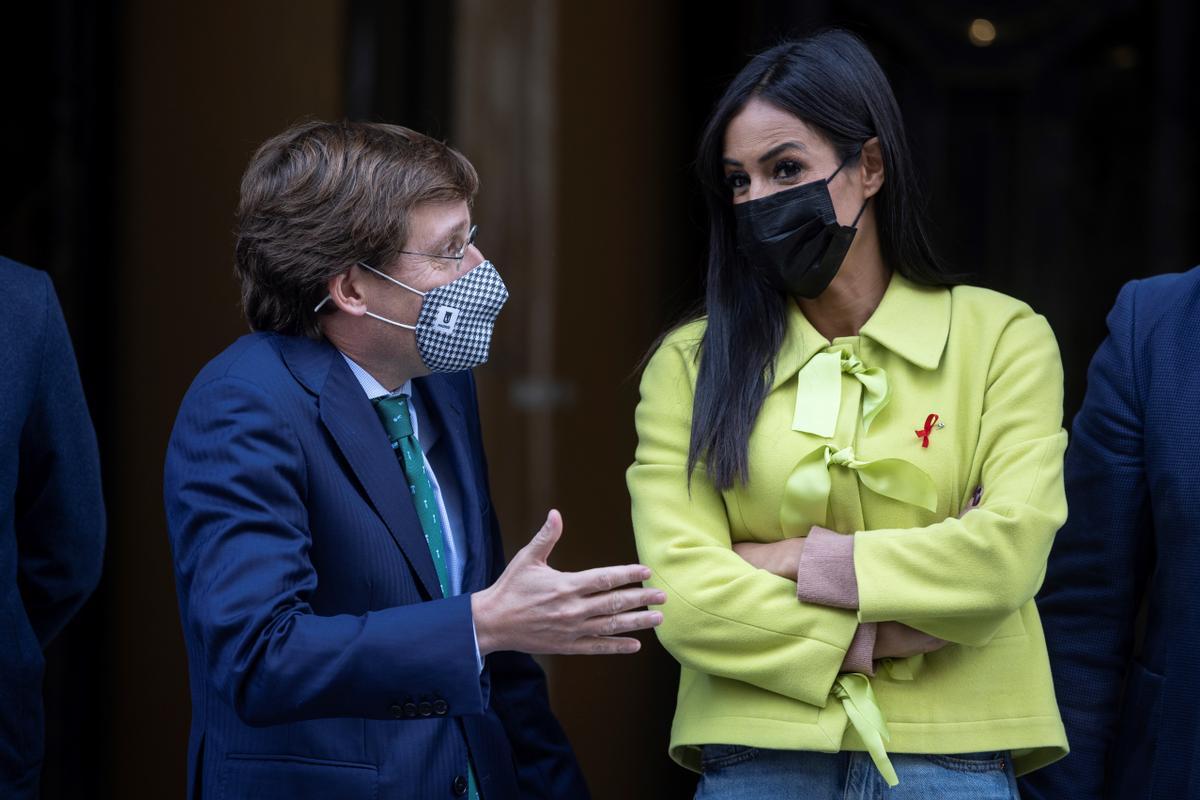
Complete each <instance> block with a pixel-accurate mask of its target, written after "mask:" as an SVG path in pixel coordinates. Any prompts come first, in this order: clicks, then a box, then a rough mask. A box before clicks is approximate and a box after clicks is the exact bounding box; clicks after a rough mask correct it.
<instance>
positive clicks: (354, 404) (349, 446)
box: [282, 337, 442, 598]
mask: <svg viewBox="0 0 1200 800" xmlns="http://www.w3.org/2000/svg"><path fill="white" fill-rule="evenodd" d="M282 349H283V353H284V359H285V361H287V362H288V366H289V368H290V369H291V370H292V373H293V374H294V375H295V376H296V378H297V379H298V380H299V381H300V382H301V383H302V384H304V386H305V387H306V388H308V389H309V391H311V392H313V393H314V394H316V395H317V396H318V408H319V409H320V416H321V422H322V424H324V425H325V428H326V429H327V430H328V431H329V433H330V435H331V436H332V437H333V440H334V442H336V443H337V446H338V449H339V450H341V453H342V455H343V456H344V457H345V459H346V462H347V463H348V464H349V465H350V469H351V470H352V471H353V472H354V475H355V477H356V478H357V479H358V482H359V484H360V485H361V486H362V488H363V490H364V491H365V493H366V495H367V499H368V500H369V501H370V503H371V505H372V506H373V507H374V509H375V512H376V513H377V514H379V517H380V518H381V519H382V520H383V522H384V524H385V525H386V526H387V529H388V532H389V533H391V535H392V538H393V539H395V540H396V544H397V545H398V546H399V547H400V550H401V551H402V552H403V553H404V556H405V558H406V559H408V563H409V564H410V565H411V566H412V568H413V571H414V572H415V573H416V574H417V577H418V579H419V580H420V582H421V585H422V586H423V587H424V589H425V592H426V594H427V595H428V596H429V597H432V598H440V597H441V596H442V591H441V588H440V587H439V585H438V579H437V571H436V570H435V569H434V566H433V557H432V556H431V555H430V554H429V545H428V544H426V542H425V534H424V532H423V531H422V530H421V521H420V519H418V517H417V511H416V508H414V506H413V503H412V498H411V495H410V493H409V492H408V491H406V490H405V487H406V486H407V481H406V480H405V477H404V472H403V471H402V470H401V469H400V464H399V462H397V460H396V455H395V453H393V452H392V449H391V447H390V446H389V445H388V440H387V435H386V434H385V433H384V431H383V426H382V425H380V424H379V418H378V417H377V416H376V415H375V409H374V408H373V407H372V406H371V401H370V400H368V399H367V395H366V393H365V392H364V391H363V389H362V386H361V385H359V383H358V380H357V379H356V378H355V377H354V373H352V372H351V371H350V367H348V366H347V365H346V361H345V359H343V358H342V356H341V354H340V353H339V352H338V351H337V349H336V348H334V347H333V346H332V345H330V344H329V343H328V342H323V341H322V342H316V341H311V340H305V339H299V338H294V337H286V338H284V339H283V348H282Z"/></svg>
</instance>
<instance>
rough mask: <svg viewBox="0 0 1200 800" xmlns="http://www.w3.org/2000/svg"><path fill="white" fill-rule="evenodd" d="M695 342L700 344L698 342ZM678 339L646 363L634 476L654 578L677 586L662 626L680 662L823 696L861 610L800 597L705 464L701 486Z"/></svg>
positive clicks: (810, 697) (636, 523) (636, 512)
mask: <svg viewBox="0 0 1200 800" xmlns="http://www.w3.org/2000/svg"><path fill="white" fill-rule="evenodd" d="M688 349H690V348H688ZM689 358H690V355H689V354H686V353H685V352H684V351H683V350H682V349H681V348H680V347H679V346H677V345H673V344H671V340H670V339H668V341H667V343H666V344H664V345H663V346H662V347H661V348H660V349H659V350H658V352H657V353H655V355H654V356H653V357H652V358H651V360H650V362H649V364H648V365H647V366H646V371H645V374H644V375H643V377H642V384H641V402H640V403H639V404H638V407H637V413H636V425H637V434H638V445H637V454H636V460H635V462H634V464H633V466H631V467H630V468H629V472H628V474H627V480H628V485H629V493H630V497H631V498H632V503H633V527H634V534H635V536H636V539H637V547H638V556H639V558H640V559H641V561H642V563H643V564H645V565H647V566H648V567H650V569H651V570H653V573H654V574H653V577H652V578H651V579H650V581H648V582H647V583H648V584H649V585H652V586H655V587H657V588H659V589H662V590H663V591H664V592H666V594H667V598H668V599H667V603H666V605H664V606H663V607H662V612H663V622H662V624H661V625H660V626H659V627H658V628H657V629H656V633H657V635H658V637H659V639H660V641H661V642H662V644H663V646H664V647H665V648H666V649H667V651H668V652H670V653H671V655H673V656H674V657H675V658H676V660H678V661H679V663H680V664H682V665H684V666H685V667H688V668H690V669H694V670H697V671H699V672H703V673H707V674H709V675H718V676H721V677H726V678H732V679H735V680H739V681H743V682H746V683H751V684H754V685H756V686H760V687H762V688H764V689H767V690H770V691H772V692H775V693H777V694H781V695H784V696H786V697H791V698H794V699H796V700H800V701H803V702H805V703H809V704H811V705H814V706H821V707H823V706H824V705H825V704H826V702H827V701H828V697H829V691H830V688H831V687H832V685H833V681H834V680H835V679H836V678H837V675H838V671H839V669H840V668H841V665H842V662H843V660H844V658H845V656H846V651H847V648H848V647H849V645H850V642H851V639H852V638H853V636H854V634H855V630H856V628H857V625H858V623H857V620H856V619H855V615H854V612H852V611H846V610H842V609H834V608H826V607H823V606H809V605H801V606H799V607H798V606H797V604H796V584H795V583H794V582H793V581H790V580H785V579H783V578H780V577H777V576H775V575H771V574H768V573H767V572H765V571H763V570H759V569H755V568H754V567H752V566H750V564H748V563H747V562H746V561H744V560H743V559H742V558H741V557H740V556H738V555H737V554H736V553H734V552H733V550H732V548H731V540H730V531H729V521H728V517H727V516H726V510H725V504H724V501H723V500H722V498H721V495H720V493H719V492H718V491H717V490H716V488H715V487H714V486H713V485H712V483H711V481H709V480H708V479H707V477H706V475H705V474H704V470H703V468H698V469H697V470H696V471H695V473H694V474H693V475H692V480H691V486H690V490H689V485H688V474H687V455H688V444H689V440H690V430H691V417H692V394H693V390H692V386H691V382H690V380H689V378H688V370H687V359H689Z"/></svg>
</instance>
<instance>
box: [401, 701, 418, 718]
mask: <svg viewBox="0 0 1200 800" xmlns="http://www.w3.org/2000/svg"><path fill="white" fill-rule="evenodd" d="M416 715H417V704H416V703H414V702H412V701H411V700H410V701H409V702H407V703H405V704H404V716H406V717H408V718H409V719H412V718H413V717H415V716H416Z"/></svg>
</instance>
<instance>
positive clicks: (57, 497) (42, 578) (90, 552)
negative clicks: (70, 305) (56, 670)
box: [15, 275, 104, 647]
mask: <svg viewBox="0 0 1200 800" xmlns="http://www.w3.org/2000/svg"><path fill="white" fill-rule="evenodd" d="M40 277H41V279H42V286H43V289H44V296H43V302H42V307H43V308H44V316H43V318H42V320H40V323H41V329H40V331H31V332H30V334H31V336H36V337H38V339H39V340H40V341H37V344H35V348H36V349H37V351H39V352H38V355H39V358H38V362H39V363H38V364H37V365H35V368H36V369H38V370H39V371H40V374H39V376H38V380H37V390H36V394H35V396H34V399H33V403H32V406H31V409H30V415H29V417H28V419H27V420H26V422H25V426H24V428H23V430H22V431H21V443H20V477H19V478H18V481H17V493H16V509H15V510H16V533H17V548H18V553H19V564H20V566H19V576H18V584H19V586H20V591H21V598H22V601H23V602H24V604H25V608H26V612H27V613H28V615H29V620H30V622H31V623H32V625H33V629H34V631H35V632H36V633H37V637H38V641H39V642H41V644H42V647H45V646H46V644H47V643H48V642H49V641H50V640H51V639H53V638H54V636H55V635H56V634H57V633H58V632H59V631H60V630H62V628H63V626H64V625H66V624H67V621H68V620H69V619H70V618H71V616H72V615H74V614H75V612H76V611H78V610H79V607H80V606H81V605H83V601H84V600H86V599H87V597H88V595H90V594H91V593H92V591H93V590H94V589H95V588H96V584H97V583H98V582H99V580H100V572H101V569H102V567H103V563H104V498H103V496H102V494H101V490H100V458H99V454H98V452H97V448H96V433H95V431H94V430H93V429H92V420H91V417H90V416H89V415H88V409H87V402H86V401H85V400H84V397H83V387H82V385H81V384H80V381H79V370H78V368H77V367H76V365H75V353H74V351H73V349H72V348H71V339H70V336H69V335H68V333H67V326H66V322H65V321H64V320H63V315H62V309H61V308H60V307H59V304H58V298H57V297H56V296H55V294H54V288H53V286H52V285H51V283H50V279H49V277H47V276H44V275H42V276H40ZM39 334H40V335H39Z"/></svg>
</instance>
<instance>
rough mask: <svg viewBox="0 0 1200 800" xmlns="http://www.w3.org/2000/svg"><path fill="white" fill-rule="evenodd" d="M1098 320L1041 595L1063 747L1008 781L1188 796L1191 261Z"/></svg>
mask: <svg viewBox="0 0 1200 800" xmlns="http://www.w3.org/2000/svg"><path fill="white" fill-rule="evenodd" d="M1108 329H1109V334H1108V338H1107V339H1106V340H1105V341H1104V343H1103V344H1102V345H1101V346H1100V349H1099V350H1098V351H1097V352H1096V355H1095V358H1093V360H1092V364H1091V368H1090V369H1089V371H1088V388H1087V395H1086V397H1085V398H1084V402H1083V407H1082V409H1081V410H1080V411H1079V414H1078V415H1077V416H1076V417H1075V423H1074V436H1073V438H1072V441H1071V445H1070V448H1069V449H1068V451H1067V460H1066V484H1067V498H1068V504H1069V507H1070V515H1069V518H1068V519H1067V523H1066V525H1065V526H1064V527H1063V528H1062V530H1061V531H1060V532H1059V533H1058V537H1057V539H1056V542H1055V545H1054V550H1053V552H1052V554H1051V556H1050V563H1049V569H1048V572H1047V575H1046V581H1045V584H1044V586H1043V589H1042V592H1041V594H1040V596H1039V599H1038V607H1039V609H1040V611H1041V614H1042V625H1043V627H1044V629H1045V634H1046V642H1047V644H1048V645H1049V652H1050V663H1051V667H1052V668H1053V672H1054V684H1055V689H1056V692H1057V695H1058V701H1059V705H1060V706H1061V709H1062V716H1063V722H1064V724H1065V725H1066V729H1067V738H1068V739H1069V741H1070V745H1071V753H1070V755H1068V756H1067V757H1066V758H1064V759H1063V760H1062V761H1060V762H1058V763H1057V764H1053V765H1051V766H1050V767H1047V768H1046V769H1044V770H1041V771H1039V772H1035V773H1033V774H1032V775H1030V776H1027V777H1026V778H1025V779H1024V780H1023V782H1022V783H1023V785H1022V787H1021V793H1022V796H1023V797H1025V798H1033V799H1034V800H1052V799H1053V800H1091V799H1092V798H1096V799H1097V800H1098V799H1099V798H1112V800H1137V799H1138V798H1153V799H1154V800H1168V799H1169V800H1182V799H1183V798H1200V636H1197V634H1198V633H1200V590H1198V589H1197V586H1200V468H1198V467H1197V465H1196V453H1197V452H1198V451H1200V429H1198V428H1197V415H1198V414H1200V369H1197V368H1196V366H1195V363H1194V362H1195V357H1196V353H1197V352H1200V267H1197V268H1194V269H1192V270H1191V271H1189V272H1185V273H1182V274H1175V275H1159V276H1157V277H1154V278H1149V279H1147V280H1141V281H1133V282H1131V283H1129V284H1127V285H1126V286H1125V287H1124V288H1123V289H1122V290H1121V293H1120V296H1119V297H1118V298H1117V302H1116V305H1115V306H1114V307H1113V309H1112V311H1111V313H1110V314H1109V316H1108ZM1141 614H1144V617H1143V618H1142V619H1141V621H1140V622H1139V616H1140V615H1141Z"/></svg>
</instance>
